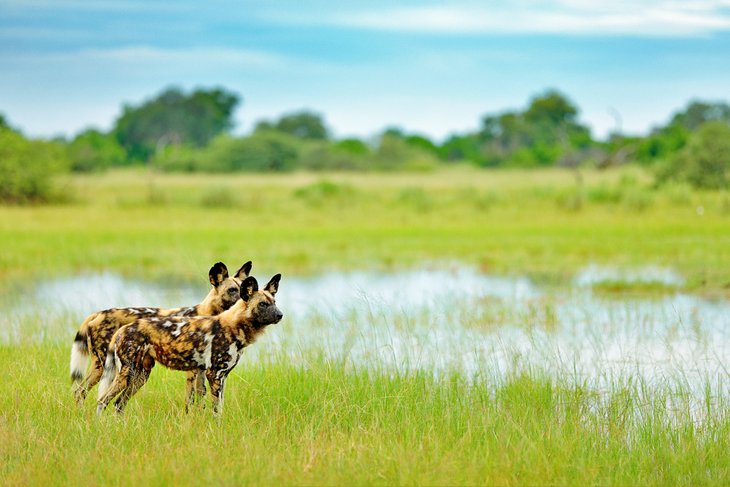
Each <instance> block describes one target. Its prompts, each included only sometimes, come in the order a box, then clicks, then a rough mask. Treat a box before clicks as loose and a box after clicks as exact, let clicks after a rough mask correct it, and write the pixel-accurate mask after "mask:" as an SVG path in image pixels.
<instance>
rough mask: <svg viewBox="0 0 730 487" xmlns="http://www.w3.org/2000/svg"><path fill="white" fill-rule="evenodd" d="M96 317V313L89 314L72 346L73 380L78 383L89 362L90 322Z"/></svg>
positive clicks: (75, 383)
mask: <svg viewBox="0 0 730 487" xmlns="http://www.w3.org/2000/svg"><path fill="white" fill-rule="evenodd" d="M94 318H96V313H94V314H93V315H91V316H89V317H88V318H86V319H85V320H84V322H83V323H82V324H81V328H79V331H78V332H77V333H76V338H74V344H73V345H72V346H71V382H73V383H74V385H77V384H78V383H79V382H81V379H83V378H84V372H86V367H87V365H88V363H89V331H88V330H89V322H90V321H91V320H93V319H94Z"/></svg>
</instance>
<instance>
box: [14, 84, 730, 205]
mask: <svg viewBox="0 0 730 487" xmlns="http://www.w3.org/2000/svg"><path fill="white" fill-rule="evenodd" d="M240 101H241V99H240V97H239V96H238V95H236V94H234V93H231V92H229V91H227V90H225V89H221V88H216V89H198V90H195V91H193V92H191V93H184V92H182V91H180V90H178V89H175V88H169V89H167V90H165V91H164V92H162V93H160V94H159V95H157V96H156V97H154V98H152V99H149V100H147V101H145V102H143V103H141V104H140V105H136V106H133V105H125V106H124V107H123V109H122V114H121V115H120V116H119V118H118V119H117V120H116V122H115V124H114V127H113V128H112V129H111V130H110V131H109V132H102V131H98V130H86V131H83V132H81V133H79V134H78V135H76V136H75V137H74V138H73V139H71V140H55V141H53V142H47V141H39V140H29V139H27V138H26V137H24V136H23V135H22V134H20V133H19V132H18V131H17V130H14V129H13V128H12V127H11V126H9V124H8V123H7V122H6V120H5V119H4V118H2V117H0V141H2V143H0V168H1V169H2V172H0V200H2V201H5V202H32V201H44V200H48V199H49V198H51V197H52V192H51V186H50V177H51V176H52V175H53V174H55V173H57V172H59V171H64V170H71V171H75V172H91V171H104V170H106V169H108V168H111V167H118V166H147V167H150V168H153V169H156V170H160V171H176V172H218V173H230V172H244V171H249V172H254V171H255V172H269V171H272V172H281V171H291V170H298V169H301V170H311V171H332V170H344V171H368V170H378V171H393V170H428V169H431V168H435V167H438V166H439V165H448V164H455V163H470V164H474V165H476V166H479V167H495V168H502V167H505V168H514V167H517V168H533V167H548V166H561V167H569V168H579V167H587V166H592V167H599V168H604V167H610V166H618V165H625V164H639V165H642V166H646V167H648V168H650V170H651V171H652V172H653V173H654V174H655V175H656V182H657V183H658V184H665V183H678V184H689V185H691V186H694V187H698V188H708V189H720V188H726V187H727V186H728V183H729V182H730V181H729V179H730V105H728V104H727V103H724V102H701V101H692V102H690V103H689V104H688V105H687V107H685V108H684V109H683V110H680V111H678V112H677V113H676V114H674V116H672V117H671V119H670V120H669V122H668V123H667V124H666V125H664V126H660V127H656V128H655V129H653V130H652V131H651V133H649V134H647V135H646V136H643V137H634V136H627V135H625V134H621V133H614V134H611V135H610V137H608V139H607V140H603V141H602V140H596V139H594V138H593V136H592V135H591V132H590V129H589V128H588V127H586V126H585V125H582V124H581V123H580V122H579V121H578V115H579V109H578V107H577V106H576V105H575V104H574V103H573V102H572V101H571V100H570V99H569V98H568V97H567V96H565V95H564V94H562V93H560V92H558V91H555V90H548V91H546V92H544V93H542V94H539V95H537V96H535V97H534V98H532V99H531V100H530V101H529V103H528V104H527V106H526V107H525V108H524V109H522V110H513V111H506V112H502V113H496V114H487V115H485V116H484V117H483V119H482V122H481V126H480V127H479V129H478V130H476V131H474V132H469V133H461V134H453V135H452V136H450V137H449V138H447V139H446V140H444V141H443V142H441V143H439V142H437V141H433V140H430V139H429V138H428V137H425V136H423V135H420V134H412V133H406V132H404V131H402V130H400V129H398V128H389V129H387V130H385V131H383V132H382V133H381V134H379V135H377V136H376V137H373V138H372V139H369V140H360V139H356V138H345V139H337V138H335V137H333V136H332V134H331V132H330V130H329V129H328V127H327V124H326V122H325V120H324V118H323V117H322V115H320V114H318V113H313V112H308V111H302V112H296V113H290V114H286V115H284V116H282V117H281V118H279V119H278V120H262V121H260V122H258V123H257V124H256V127H255V129H254V131H253V133H251V134H250V135H246V136H234V135H232V134H231V129H232V128H233V125H234V124H233V113H234V111H235V109H236V108H237V107H238V105H239V104H240Z"/></svg>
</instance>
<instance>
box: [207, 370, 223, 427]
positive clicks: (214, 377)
mask: <svg viewBox="0 0 730 487" xmlns="http://www.w3.org/2000/svg"><path fill="white" fill-rule="evenodd" d="M205 376H206V377H207V378H208V384H209V385H210V399H211V401H212V403H213V415H214V416H218V415H220V413H221V412H222V411H223V388H224V387H225V384H226V374H225V372H223V371H220V370H218V371H216V370H210V369H208V370H206V371H205Z"/></svg>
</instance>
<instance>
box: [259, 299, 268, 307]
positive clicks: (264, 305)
mask: <svg viewBox="0 0 730 487" xmlns="http://www.w3.org/2000/svg"><path fill="white" fill-rule="evenodd" d="M268 305H269V303H267V302H266V301H261V302H260V303H259V308H265V307H267V306H268Z"/></svg>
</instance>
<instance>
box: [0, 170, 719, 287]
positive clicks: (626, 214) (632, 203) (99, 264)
mask: <svg viewBox="0 0 730 487" xmlns="http://www.w3.org/2000/svg"><path fill="white" fill-rule="evenodd" d="M63 188H64V191H63V194H64V197H65V198H66V199H67V201H66V202H65V203H63V204H56V205H51V206H42V207H2V208H0V240H1V241H2V242H3V244H2V246H3V248H2V253H1V254H0V276H5V277H6V278H9V279H11V280H12V279H25V278H27V277H28V276H29V275H30V276H33V277H40V276H44V275H66V274H71V273H78V272H83V271H98V270H112V271H116V272H119V273H122V274H125V275H130V276H135V277H152V278H161V279H166V280H169V279H199V276H200V270H201V269H207V268H208V267H209V266H210V264H211V263H212V262H214V261H216V260H224V261H226V262H238V261H239V260H241V259H245V258H252V259H254V260H256V261H258V262H259V263H260V264H263V265H264V267H265V268H273V267H277V268H279V269H282V271H283V272H285V273H287V272H288V273H290V274H291V273H311V272H321V271H323V270H328V269H342V268H345V269H352V268H373V267H374V268H381V269H389V268H401V267H407V266H411V265H418V264H420V263H422V262H424V261H451V260H458V261H463V262H465V263H467V264H469V265H476V266H478V267H479V268H481V269H482V270H484V271H485V272H489V273H497V274H520V275H527V276H529V277H531V278H532V279H534V280H535V281H537V282H540V283H553V282H554V283H563V282H565V281H566V280H567V279H569V278H570V277H571V276H572V275H573V274H574V273H575V272H576V271H577V270H578V269H580V268H582V267H584V266H586V265H587V264H589V263H597V264H605V265H610V266H612V267H619V268H621V267H641V266H647V265H658V266H669V267H671V268H674V269H675V270H677V271H678V272H680V273H681V274H682V275H683V276H684V277H685V278H686V280H687V281H686V285H685V287H686V288H687V289H691V290H699V291H706V292H711V293H719V294H727V292H728V291H727V290H728V288H729V287H730V252H727V251H726V250H727V249H728V248H730V198H729V197H728V195H726V194H723V193H718V192H693V191H691V190H690V189H688V188H686V187H681V186H677V187H670V188H664V189H661V190H654V189H652V188H651V187H650V179H649V178H648V176H647V175H645V174H643V173H640V172H635V171H608V172H595V171H589V172H585V173H584V174H583V175H582V183H581V184H580V185H578V184H577V183H576V178H575V176H574V174H573V173H571V172H569V171H567V170H555V169H553V170H545V171H528V172H519V171H478V170H475V169H470V168H453V169H451V170H440V171H437V172H433V173H413V174H411V173H407V174H311V173H306V174H301V173H295V174H286V175H235V176H229V175H220V176H200V175H153V176H152V177H150V176H149V175H148V174H147V173H144V172H134V171H132V172H129V171H127V172H112V173H107V174H103V175H92V176H76V177H72V178H70V179H68V180H66V181H64V182H63ZM6 281H7V279H6Z"/></svg>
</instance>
